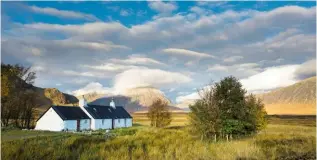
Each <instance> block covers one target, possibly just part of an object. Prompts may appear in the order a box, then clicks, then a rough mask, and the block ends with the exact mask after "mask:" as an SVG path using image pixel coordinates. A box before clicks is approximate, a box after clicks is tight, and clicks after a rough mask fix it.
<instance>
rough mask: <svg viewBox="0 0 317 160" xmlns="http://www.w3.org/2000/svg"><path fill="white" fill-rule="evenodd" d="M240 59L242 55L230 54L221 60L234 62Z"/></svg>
mask: <svg viewBox="0 0 317 160" xmlns="http://www.w3.org/2000/svg"><path fill="white" fill-rule="evenodd" d="M241 59H243V57H242V56H231V57H227V58H225V59H224V60H223V61H224V62H236V61H238V60H241Z"/></svg>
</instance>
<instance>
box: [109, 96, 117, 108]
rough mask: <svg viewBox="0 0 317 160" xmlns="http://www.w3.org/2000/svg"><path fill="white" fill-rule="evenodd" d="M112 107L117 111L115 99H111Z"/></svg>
mask: <svg viewBox="0 0 317 160" xmlns="http://www.w3.org/2000/svg"><path fill="white" fill-rule="evenodd" d="M110 106H111V107H112V108H114V109H116V104H115V103H114V101H113V98H112V99H111V102H110Z"/></svg>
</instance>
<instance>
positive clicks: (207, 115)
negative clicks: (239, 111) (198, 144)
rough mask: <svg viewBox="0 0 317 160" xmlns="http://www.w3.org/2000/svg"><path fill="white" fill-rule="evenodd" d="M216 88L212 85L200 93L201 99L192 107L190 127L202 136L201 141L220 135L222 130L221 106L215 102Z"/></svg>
mask: <svg viewBox="0 0 317 160" xmlns="http://www.w3.org/2000/svg"><path fill="white" fill-rule="evenodd" d="M213 92H214V88H213V87H212V85H209V87H205V88H203V89H201V90H199V91H198V94H199V95H200V97H201V99H199V100H197V101H196V102H195V104H194V105H190V106H189V108H190V110H191V112H190V113H189V118H190V124H191V125H190V126H191V128H192V129H191V130H190V131H192V132H193V133H195V134H196V135H200V136H201V139H204V138H211V137H212V136H214V135H215V134H219V132H220V129H221V121H220V110H219V106H218V105H216V104H215V103H214V101H213V94H214V93H213Z"/></svg>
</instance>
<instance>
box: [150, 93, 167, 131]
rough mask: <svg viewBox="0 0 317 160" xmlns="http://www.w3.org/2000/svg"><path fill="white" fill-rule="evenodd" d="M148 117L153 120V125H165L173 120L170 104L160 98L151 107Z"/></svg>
mask: <svg viewBox="0 0 317 160" xmlns="http://www.w3.org/2000/svg"><path fill="white" fill-rule="evenodd" d="M147 117H148V118H149V119H150V120H151V126H153V127H165V126H168V125H169V124H170V123H171V121H172V117H171V113H170V111H169V109H168V104H167V103H166V102H164V101H162V100H159V99H158V100H156V101H155V102H154V103H153V104H152V105H151V106H150V107H149V111H148V113H147Z"/></svg>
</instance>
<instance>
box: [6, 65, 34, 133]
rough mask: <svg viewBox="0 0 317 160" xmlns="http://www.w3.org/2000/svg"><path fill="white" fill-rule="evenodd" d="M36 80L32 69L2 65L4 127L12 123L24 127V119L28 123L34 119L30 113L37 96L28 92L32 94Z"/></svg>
mask: <svg viewBox="0 0 317 160" xmlns="http://www.w3.org/2000/svg"><path fill="white" fill-rule="evenodd" d="M35 78H36V76H35V72H33V71H31V68H30V67H23V66H21V65H10V64H3V63H2V64H1V80H2V84H1V93H2V94H3V95H2V97H1V123H2V124H3V125H4V126H7V125H8V124H9V123H10V121H11V122H14V125H16V126H24V125H23V123H24V122H23V120H21V119H22V118H23V117H24V118H26V117H27V119H29V120H27V121H30V119H32V118H33V117H32V114H30V113H29V112H33V108H34V106H35V100H34V98H35V96H33V95H32V96H30V94H29V93H28V92H32V88H33V86H32V84H33V83H34V80H35ZM30 105H32V106H30ZM26 115H27V116H26ZM27 123H28V122H27ZM27 123H26V124H27ZM27 126H28V127H29V125H27Z"/></svg>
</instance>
